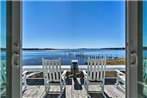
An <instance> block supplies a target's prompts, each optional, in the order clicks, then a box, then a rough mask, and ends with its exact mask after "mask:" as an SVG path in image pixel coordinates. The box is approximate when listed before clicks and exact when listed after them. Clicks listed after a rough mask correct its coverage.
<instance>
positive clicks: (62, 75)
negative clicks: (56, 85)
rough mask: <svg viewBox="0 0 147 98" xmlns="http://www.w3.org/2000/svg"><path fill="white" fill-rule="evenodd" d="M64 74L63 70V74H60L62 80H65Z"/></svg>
mask: <svg viewBox="0 0 147 98" xmlns="http://www.w3.org/2000/svg"><path fill="white" fill-rule="evenodd" d="M66 73H67V70H64V71H63V73H62V74H61V79H62V80H65V76H66Z"/></svg>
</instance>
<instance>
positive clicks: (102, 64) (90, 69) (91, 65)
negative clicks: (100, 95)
mask: <svg viewBox="0 0 147 98" xmlns="http://www.w3.org/2000/svg"><path fill="white" fill-rule="evenodd" d="M105 69H106V60H105V59H90V58H88V64H87V73H88V78H89V80H91V81H100V80H104V79H105Z"/></svg>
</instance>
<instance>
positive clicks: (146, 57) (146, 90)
mask: <svg viewBox="0 0 147 98" xmlns="http://www.w3.org/2000/svg"><path fill="white" fill-rule="evenodd" d="M142 68H143V69H142V70H139V71H142V79H140V80H139V82H142V83H141V84H142V95H143V96H144V97H147V1H143V63H142Z"/></svg>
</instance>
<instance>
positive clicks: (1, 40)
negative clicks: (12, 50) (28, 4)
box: [0, 1, 6, 48]
mask: <svg viewBox="0 0 147 98" xmlns="http://www.w3.org/2000/svg"><path fill="white" fill-rule="evenodd" d="M0 24H1V25H0V47H3V48H6V2H3V1H0Z"/></svg>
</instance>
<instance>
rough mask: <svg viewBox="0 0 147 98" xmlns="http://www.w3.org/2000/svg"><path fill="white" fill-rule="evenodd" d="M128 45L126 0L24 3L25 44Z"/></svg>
mask: <svg viewBox="0 0 147 98" xmlns="http://www.w3.org/2000/svg"><path fill="white" fill-rule="evenodd" d="M124 46H125V2H124V1H104V2H102V1H97V2H94V1H93V2H90V1H89V2H79V1H78V2H67V1H62V2H59V1H58V2H57V1H56V2H53V1H44V2H41V1H37V2H33V1H25V2H23V47H25V48H32V47H33V48H104V47H124Z"/></svg>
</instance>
